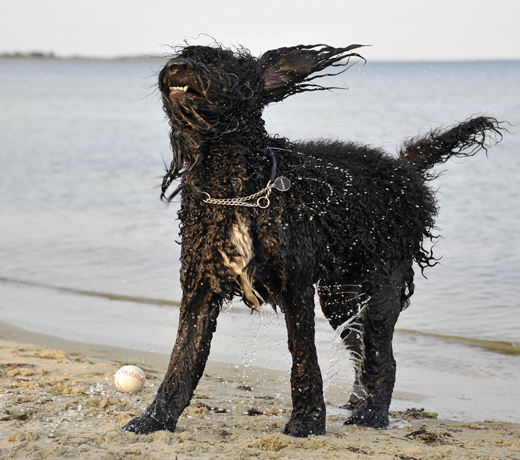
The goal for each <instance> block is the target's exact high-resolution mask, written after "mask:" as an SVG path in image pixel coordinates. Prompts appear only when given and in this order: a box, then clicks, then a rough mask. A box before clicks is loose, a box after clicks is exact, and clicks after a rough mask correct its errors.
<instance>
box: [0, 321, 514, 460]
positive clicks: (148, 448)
mask: <svg viewBox="0 0 520 460" xmlns="http://www.w3.org/2000/svg"><path fill="white" fill-rule="evenodd" d="M167 361H168V356H166V355H162V354H158V353H147V352H136V351H132V350H125V349H118V348H111V347H104V346H99V345H90V344H81V343H77V342H70V341H66V340H61V339H56V338H54V337H51V336H46V335H42V334H35V333H30V332H26V331H23V330H21V329H18V328H15V327H13V326H9V325H6V324H0V384H1V387H0V388H1V390H0V458H24V459H33V458H34V459H38V458H46V459H47V458H64V459H65V458H71V459H72V458H74V459H78V458H81V459H119V458H121V459H122V458H125V459H132V458H139V459H178V460H181V459H191V458H202V459H224V458H225V459H226V460H231V459H246V458H256V457H258V458H269V459H300V458H305V459H336V458H337V459H339V458H341V459H365V458H377V459H402V460H414V459H417V460H418V459H441V458H450V459H451V458H453V459H487V460H490V459H520V425H518V424H514V423H505V422H495V421H493V422H491V421H485V420H483V421H481V422H473V423H461V422H450V421H441V420H437V419H436V418H435V414H432V413H425V412H421V411H420V408H415V409H419V410H409V411H408V412H407V413H400V414H398V413H392V417H391V427H390V428H389V429H386V430H373V429H368V428H358V427H352V426H344V425H343V421H344V420H345V418H346V415H347V413H346V412H345V411H340V410H339V409H337V405H338V404H340V403H341V402H343V398H344V396H342V395H340V394H339V393H334V391H333V390H330V391H329V392H327V394H326V399H327V404H328V414H329V415H328V417H327V430H328V431H327V435H326V436H319V437H312V436H311V437H309V438H307V439H295V438H291V437H288V436H285V435H282V434H280V430H281V429H282V428H283V426H284V424H285V422H286V420H287V418H288V416H289V413H290V410H291V405H290V398H289V384H288V376H287V373H284V372H277V371H266V370H264V369H255V368H252V367H247V368H245V367H241V366H238V365H228V364H219V363H209V365H208V367H207V369H206V373H205V375H204V377H203V378H202V379H201V382H200V384H199V386H198V388H197V390H196V393H195V397H194V398H193V400H192V403H191V405H190V406H189V407H188V408H187V409H186V410H185V412H184V413H183V415H182V416H181V418H180V420H179V423H178V427H177V431H176V432H175V433H170V432H157V433H154V434H152V435H148V436H136V435H134V434H131V433H127V432H125V431H123V430H122V429H121V427H122V426H123V425H125V424H126V423H127V422H128V421H129V420H130V419H131V418H132V417H134V416H136V415H138V414H140V413H141V411H142V410H143V408H145V407H146V406H147V405H148V404H149V403H150V402H151V400H152V399H153V397H154V394H155V391H156V388H157V386H158V384H159V383H160V381H161V378H162V375H163V373H164V370H165V369H166V365H167ZM125 364H135V365H138V366H140V367H141V368H142V369H143V370H144V371H145V373H146V376H147V382H146V385H145V387H144V388H143V390H142V391H141V392H140V393H138V394H136V395H126V394H123V393H120V392H119V391H118V390H117V389H116V388H115V385H114V382H113V375H114V373H115V372H116V371H117V370H118V369H119V368H120V367H121V366H122V365H125ZM410 409H412V408H410Z"/></svg>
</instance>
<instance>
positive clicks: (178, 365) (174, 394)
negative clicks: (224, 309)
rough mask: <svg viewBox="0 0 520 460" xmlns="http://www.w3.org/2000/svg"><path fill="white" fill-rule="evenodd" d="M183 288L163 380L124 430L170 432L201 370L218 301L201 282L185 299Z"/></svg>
mask: <svg viewBox="0 0 520 460" xmlns="http://www.w3.org/2000/svg"><path fill="white" fill-rule="evenodd" d="M187 297H188V296H187V295H186V291H185V293H184V296H183V302H182V307H181V312H180V319H179V329H178V333H177V340H176V342H175V346H174V348H173V351H172V354H171V358H170V363H169V365H168V369H167V371H166V375H165V377H164V380H163V382H162V384H161V386H160V387H159V389H158V391H157V395H156V397H155V400H154V401H153V402H152V404H151V405H150V406H149V407H148V408H147V409H146V411H145V412H144V413H143V415H141V416H140V417H136V418H134V419H133V420H131V421H130V423H129V424H128V425H126V426H125V429H126V430H128V431H132V432H134V433H137V434H147V433H151V432H153V431H159V430H168V431H174V430H175V427H176V425H177V420H178V418H179V416H180V415H181V413H182V411H183V410H184V408H185V407H186V406H187V405H188V404H189V403H190V400H191V398H192V396H193V392H194V390H195V387H196V386H197V383H198V382H199V380H200V378H201V377H202V374H203V372H204V367H205V365H206V361H207V359H208V355H209V350H210V342H211V338H212V336H213V333H214V332H215V329H216V326H217V316H218V314H219V311H220V306H221V300H220V298H218V297H217V296H215V294H213V293H212V292H211V291H210V289H209V283H201V284H200V286H199V287H198V289H197V290H196V291H195V292H192V293H190V296H189V299H187Z"/></svg>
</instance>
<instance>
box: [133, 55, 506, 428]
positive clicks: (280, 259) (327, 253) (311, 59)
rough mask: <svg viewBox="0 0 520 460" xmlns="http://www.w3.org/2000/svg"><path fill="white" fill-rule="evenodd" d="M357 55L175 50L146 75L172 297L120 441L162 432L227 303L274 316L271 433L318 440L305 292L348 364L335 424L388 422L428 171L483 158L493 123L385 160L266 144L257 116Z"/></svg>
mask: <svg viewBox="0 0 520 460" xmlns="http://www.w3.org/2000/svg"><path fill="white" fill-rule="evenodd" d="M359 47H360V45H351V46H348V47H344V48H332V47H330V46H325V45H315V46H302V45H300V46H295V47H291V48H280V49H275V50H271V51H268V52H266V53H265V54H263V55H262V56H261V57H259V58H256V57H253V56H251V55H250V54H249V53H248V52H247V51H245V50H243V49H239V50H236V51H232V50H228V49H223V48H222V47H220V46H217V45H215V46H211V47H204V46H187V47H184V48H181V49H179V52H178V53H177V54H176V55H174V56H173V57H172V58H171V59H170V61H169V62H168V63H167V64H166V66H165V67H164V68H163V69H162V71H161V72H160V74H159V90H160V92H161V95H162V99H163V102H164V110H165V112H166V115H167V117H168V120H169V123H170V126H171V147H172V150H173V161H172V163H171V166H170V168H169V169H168V171H167V173H166V175H165V177H164V180H163V186H162V193H163V194H162V197H163V198H164V199H165V200H171V199H172V198H174V197H175V196H177V195H178V194H180V196H181V207H180V211H179V219H180V222H181V238H182V249H181V283H182V288H183V297H182V306H181V311H180V323H179V329H178V333H177V340H176V343H175V346H174V348H173V352H172V355H171V359H170V363H169V366H168V369H167V371H166V375H165V377H164V381H163V382H162V384H161V386H160V388H159V389H158V392H157V395H156V397H155V400H154V401H153V403H152V404H151V405H150V406H149V407H148V408H147V409H146V411H145V412H144V413H143V414H142V415H141V416H140V417H137V418H135V419H133V420H132V421H131V422H130V423H129V424H128V425H127V426H126V427H125V428H126V429H127V430H129V431H132V432H135V433H150V432H153V431H156V430H169V431H174V430H175V427H176V424H177V420H178V418H179V416H180V414H181V412H182V411H183V410H184V408H185V407H186V406H187V405H188V404H189V403H190V400H191V397H192V395H193V392H194V390H195V387H196V386H197V383H198V381H199V379H200V378H201V376H202V375H203V371H204V366H205V364H206V360H207V358H208V354H209V350H210V342H211V338H212V335H213V333H214V331H215V328H216V324H217V317H218V315H219V311H220V309H221V307H222V305H223V303H224V302H226V301H229V300H231V299H232V298H233V297H235V296H239V297H241V298H242V299H243V301H244V302H245V304H247V305H248V306H249V307H251V308H252V309H255V310H256V309H259V308H261V306H262V304H265V303H268V304H271V305H272V306H273V307H274V308H277V309H279V310H281V311H282V312H283V314H284V317H285V322H286V325H287V332H288V343H289V350H290V352H291V355H292V359H293V364H292V372H291V394H292V403H293V411H292V414H291V416H290V419H289V421H288V423H287V425H286V427H285V429H284V430H283V432H284V433H286V434H289V435H293V436H308V435H310V434H315V435H321V434H324V433H325V403H324V399H323V382H322V376H321V372H320V368H319V366H318V358H317V355H316V347H315V343H314V333H315V332H314V314H315V313H314V293H315V286H317V291H318V295H319V299H320V304H321V308H322V310H323V313H324V314H325V316H326V317H327V318H328V320H329V321H330V324H331V325H332V327H333V328H334V329H335V330H336V331H337V333H338V334H340V336H341V337H342V339H343V341H344V344H345V346H346V347H347V348H348V349H349V350H350V351H351V354H352V356H353V358H354V365H355V371H356V380H355V384H354V391H353V393H352V395H351V396H350V399H349V401H348V404H347V407H348V408H349V409H351V410H352V414H351V416H350V418H349V419H348V420H347V421H346V422H345V423H348V424H357V425H362V426H370V427H374V428H383V427H386V426H387V425H388V408H389V406H390V401H391V397H392V391H393V387H394V382H395V373H396V363H395V360H394V357H393V353H392V336H393V332H394V325H395V323H396V321H397V318H398V316H399V314H400V312H401V311H402V310H403V309H404V308H406V307H407V306H408V303H409V299H410V297H411V295H412V294H413V292H414V270H413V268H412V264H413V263H414V262H415V263H417V264H418V266H419V267H421V268H425V267H427V266H431V265H433V264H434V263H435V259H434V258H433V255H432V254H431V252H430V251H429V250H427V249H426V247H425V245H423V243H424V242H425V241H426V242H428V241H430V240H431V239H432V238H433V235H432V231H433V228H434V224H435V221H434V219H435V216H436V214H437V206H436V201H435V197H434V194H433V192H432V191H431V190H430V189H429V188H428V186H427V182H428V180H429V179H431V178H432V177H433V175H434V174H433V173H432V172H431V168H432V167H434V166H435V165H437V164H439V163H443V162H445V161H447V160H448V159H449V158H450V157H452V156H468V155H473V154H474V153H476V152H477V151H478V150H481V149H486V147H487V145H488V144H487V142H488V141H489V140H490V139H491V140H495V141H498V140H500V138H501V134H500V126H499V124H498V122H497V120H495V119H494V118H489V117H476V118H472V119H469V120H467V121H465V122H463V123H460V124H458V125H455V126H453V127H451V128H448V129H444V130H436V131H432V132H430V133H428V134H426V135H424V136H422V137H418V138H414V139H411V140H408V141H406V142H405V143H404V145H403V147H402V148H401V150H400V152H399V154H398V155H397V156H395V157H394V156H390V155H388V154H387V153H385V152H384V151H382V150H380V149H376V148H372V147H368V146H364V145H359V144H356V143H352V142H339V141H334V142H331V141H325V140H319V141H311V142H290V141H289V140H287V139H283V138H279V137H272V136H270V135H268V134H267V132H266V130H265V127H264V121H263V119H262V110H263V108H264V107H265V106H266V105H268V104H269V103H272V102H276V101H281V100H283V99H285V98H286V97H288V96H290V95H292V94H296V93H301V92H305V91H315V90H323V89H327V88H325V87H323V86H320V85H318V84H316V83H315V78H317V77H318V76H324V75H323V74H318V75H317V74H316V73H317V72H320V71H322V70H324V69H327V68H337V67H339V66H346V65H347V63H348V61H349V59H351V58H354V57H360V56H359V55H358V54H357V53H356V52H355V51H353V50H356V49H357V48H359ZM342 70H345V69H342ZM309 115H310V116H312V114H309ZM176 179H180V182H177V183H176V184H173V182H174V181H175V180H176ZM172 188H173V190H172Z"/></svg>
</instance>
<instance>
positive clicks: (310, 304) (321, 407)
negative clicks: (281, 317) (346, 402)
mask: <svg viewBox="0 0 520 460" xmlns="http://www.w3.org/2000/svg"><path fill="white" fill-rule="evenodd" d="M285 322H286V324H287V335H288V341H289V351H290V352H291V355H292V360H293V364H292V371H291V396H292V403H293V411H292V414H291V418H290V419H289V422H288V423H287V426H286V427H285V429H284V430H283V433H285V434H288V435H291V436H299V437H305V436H309V435H310V434H315V435H322V434H325V402H324V400H323V380H322V377H321V371H320V367H319V365H318V355H317V353H316V344H315V342H314V335H315V332H314V289H313V288H312V287H309V288H307V289H304V290H302V291H300V292H298V293H295V294H294V295H293V296H292V300H291V302H290V303H289V306H288V307H287V308H286V310H285Z"/></svg>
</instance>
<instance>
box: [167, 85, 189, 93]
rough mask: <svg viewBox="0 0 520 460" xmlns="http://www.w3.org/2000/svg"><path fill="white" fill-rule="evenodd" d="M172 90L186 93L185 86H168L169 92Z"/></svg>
mask: <svg viewBox="0 0 520 460" xmlns="http://www.w3.org/2000/svg"><path fill="white" fill-rule="evenodd" d="M172 90H175V91H184V92H186V91H188V85H186V86H170V91H172Z"/></svg>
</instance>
